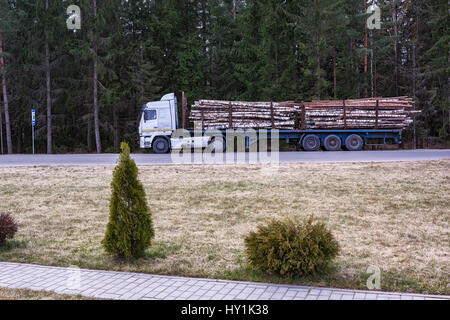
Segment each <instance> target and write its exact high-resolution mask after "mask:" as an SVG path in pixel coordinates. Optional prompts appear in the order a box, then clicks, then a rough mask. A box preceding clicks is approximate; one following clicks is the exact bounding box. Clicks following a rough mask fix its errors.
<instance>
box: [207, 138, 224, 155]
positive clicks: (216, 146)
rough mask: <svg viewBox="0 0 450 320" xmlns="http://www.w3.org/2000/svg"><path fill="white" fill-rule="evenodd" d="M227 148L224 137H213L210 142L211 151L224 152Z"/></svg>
mask: <svg viewBox="0 0 450 320" xmlns="http://www.w3.org/2000/svg"><path fill="white" fill-rule="evenodd" d="M225 148H226V143H225V139H224V138H223V137H222V138H221V137H212V138H211V140H210V141H209V143H208V149H209V150H210V152H211V153H220V152H224V151H225Z"/></svg>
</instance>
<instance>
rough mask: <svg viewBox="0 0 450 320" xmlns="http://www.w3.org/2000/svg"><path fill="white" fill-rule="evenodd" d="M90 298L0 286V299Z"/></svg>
mask: <svg viewBox="0 0 450 320" xmlns="http://www.w3.org/2000/svg"><path fill="white" fill-rule="evenodd" d="M85 299H87V300H92V299H91V298H86V297H82V296H74V295H67V294H57V293H54V292H51V291H34V290H28V289H9V288H0V300H85Z"/></svg>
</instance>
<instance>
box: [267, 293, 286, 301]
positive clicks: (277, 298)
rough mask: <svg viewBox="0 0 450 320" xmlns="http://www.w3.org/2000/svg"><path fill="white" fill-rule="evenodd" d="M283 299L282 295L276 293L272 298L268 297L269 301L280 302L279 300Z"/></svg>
mask: <svg viewBox="0 0 450 320" xmlns="http://www.w3.org/2000/svg"><path fill="white" fill-rule="evenodd" d="M283 297H284V293H278V292H275V293H274V294H273V295H272V297H270V299H271V300H281V298H283Z"/></svg>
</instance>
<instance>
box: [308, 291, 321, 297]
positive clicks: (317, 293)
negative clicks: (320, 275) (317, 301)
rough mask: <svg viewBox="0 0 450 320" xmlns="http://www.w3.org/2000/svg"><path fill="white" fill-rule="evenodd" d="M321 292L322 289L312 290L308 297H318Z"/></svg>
mask: <svg viewBox="0 0 450 320" xmlns="http://www.w3.org/2000/svg"><path fill="white" fill-rule="evenodd" d="M320 291H321V290H320V289H310V290H309V292H308V295H311V296H314V295H316V296H318V295H319V294H320Z"/></svg>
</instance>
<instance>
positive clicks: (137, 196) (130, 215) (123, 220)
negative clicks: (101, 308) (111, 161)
mask: <svg viewBox="0 0 450 320" xmlns="http://www.w3.org/2000/svg"><path fill="white" fill-rule="evenodd" d="M121 150H122V152H121V154H120V158H119V163H118V165H117V166H116V168H115V169H114V174H113V180H112V182H111V191H112V195H111V200H110V205H109V209H110V215H109V222H108V225H107V228H106V234H105V238H104V239H103V241H102V244H103V247H104V248H105V250H106V251H107V252H108V253H110V254H112V255H115V256H117V257H119V258H126V259H130V258H139V257H141V256H143V255H144V252H145V250H146V249H147V248H149V247H150V246H151V241H152V239H153V237H154V230H153V222H152V217H151V212H150V209H149V207H148V205H147V200H146V194H145V190H144V187H143V186H142V183H141V182H140V181H139V180H138V169H137V166H136V163H135V162H134V160H133V159H131V158H130V147H129V146H128V144H127V143H126V142H122V144H121Z"/></svg>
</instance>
